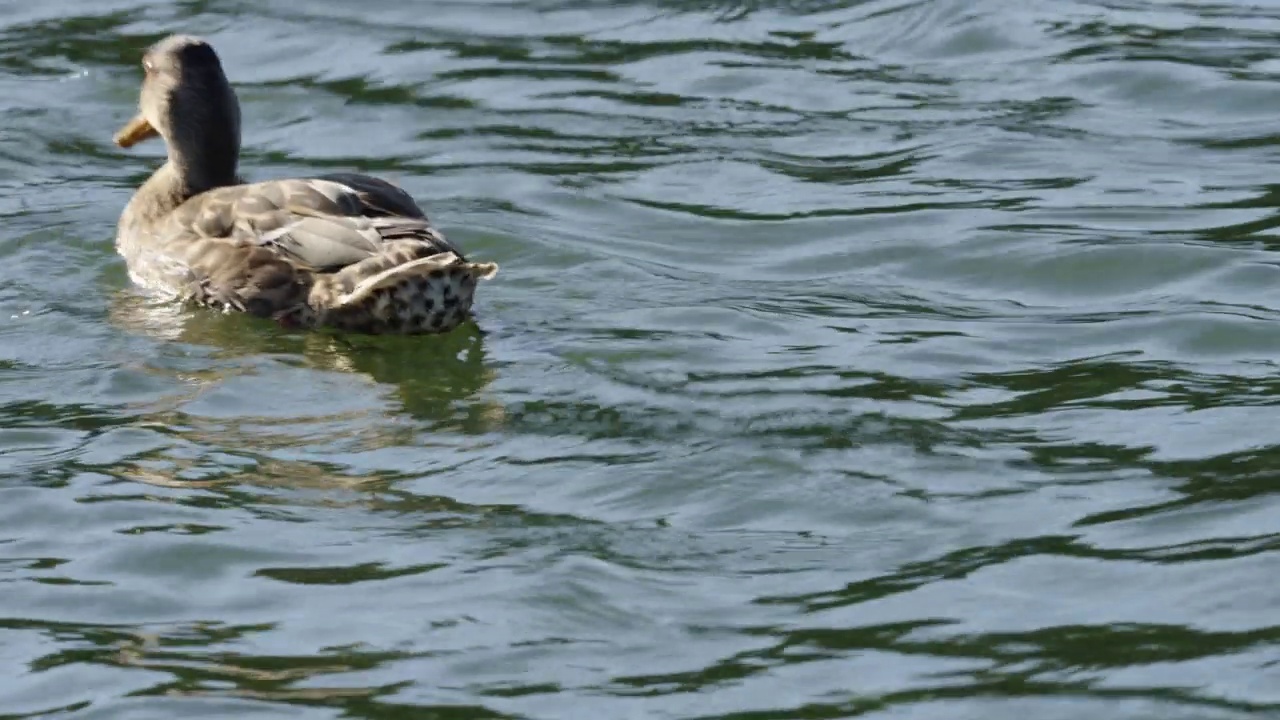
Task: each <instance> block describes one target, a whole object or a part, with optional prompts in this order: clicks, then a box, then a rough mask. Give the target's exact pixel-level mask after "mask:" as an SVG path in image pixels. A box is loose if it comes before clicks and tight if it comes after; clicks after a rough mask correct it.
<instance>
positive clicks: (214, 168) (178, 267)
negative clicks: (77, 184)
mask: <svg viewBox="0 0 1280 720" xmlns="http://www.w3.org/2000/svg"><path fill="white" fill-rule="evenodd" d="M143 67H144V69H145V70H146V74H147V77H146V79H145V80H144V82H143V89H142V93H141V100H140V103H139V105H140V107H141V112H140V113H139V115H138V116H137V117H136V118H135V119H134V120H132V121H131V122H130V123H129V124H127V125H126V126H125V127H124V128H123V129H121V131H120V132H119V133H117V135H116V138H115V140H116V143H117V144H119V145H121V146H122V147H129V146H131V145H133V144H134V143H136V142H139V141H141V140H145V139H147V138H149V137H153V136H155V135H159V136H161V137H163V138H164V140H165V143H166V145H167V148H168V153H169V158H168V161H167V162H166V163H165V164H164V165H162V166H161V167H160V168H159V169H157V170H156V171H155V173H153V174H152V176H151V177H150V178H149V179H148V180H147V181H146V182H145V183H143V185H142V186H141V187H140V188H139V189H138V191H137V192H136V193H135V194H134V196H133V198H132V199H131V200H130V201H129V204H128V205H127V206H126V207H125V209H124V212H123V213H122V214H121V216H120V223H119V226H118V229H117V234H116V248H117V250H118V251H119V252H120V254H121V255H122V256H123V257H124V259H125V263H126V265H127V266H128V268H129V274H130V277H131V278H132V279H133V280H134V282H136V283H137V284H139V285H142V286H144V287H146V288H148V289H152V290H156V291H159V292H163V293H166V294H169V295H172V296H175V297H177V298H179V299H181V300H184V301H190V302H194V303H197V304H200V305H205V306H209V307H214V308H219V309H222V310H225V311H238V312H245V313H249V314H252V315H256V316H260V317H268V318H272V319H275V320H276V321H278V322H280V323H281V324H283V325H286V326H289V327H301V328H317V327H331V328H335V329H339V330H346V331H353V332H365V333H401V334H408V333H415V334H416V333H440V332H448V331H450V330H452V329H454V328H456V327H457V326H458V325H460V324H462V323H463V322H464V321H465V320H466V319H467V318H468V317H469V316H470V313H471V306H472V301H473V298H474V293H475V288H476V285H477V283H478V281H479V280H482V279H486V278H489V277H492V276H493V275H494V274H495V273H496V272H497V269H498V268H497V265H495V264H493V263H477V262H470V261H468V260H467V259H466V258H465V257H464V256H463V254H462V252H461V251H459V250H458V248H457V247H456V246H454V245H453V244H452V243H451V242H449V241H448V240H447V239H446V238H445V237H444V235H443V234H441V233H440V232H439V231H438V230H436V229H435V228H433V227H432V226H431V223H430V221H429V220H428V219H427V216H426V214H425V213H424V212H423V211H422V209H421V208H420V207H419V206H418V205H417V203H416V202H414V200H413V198H412V197H410V196H409V194H408V193H406V192H405V191H404V190H402V189H400V188H398V187H396V186H395V185H392V184H391V183H389V182H387V181H385V180H381V179H379V178H376V177H372V176H369V175H363V174H359V173H338V174H331V175H321V176H317V177H311V178H289V179H280V180H268V181H264V182H255V183H246V182H244V181H243V180H242V179H241V178H240V176H239V175H238V173H237V171H236V166H237V161H238V154H239V144H240V134H239V105H238V103H237V101H236V98H235V94H234V92H233V91H232V90H231V88H230V85H229V84H228V83H227V81H226V78H225V75H224V74H223V72H222V67H221V64H220V62H219V61H218V59H217V56H216V54H214V52H213V49H212V47H210V46H209V45H208V44H207V43H205V42H204V41H203V40H200V39H199V38H194V37H192V36H171V37H169V38H165V39H164V40H162V41H161V42H159V43H157V44H156V45H155V46H153V47H152V48H151V49H150V50H149V51H148V52H147V53H146V55H145V56H144V60H143Z"/></svg>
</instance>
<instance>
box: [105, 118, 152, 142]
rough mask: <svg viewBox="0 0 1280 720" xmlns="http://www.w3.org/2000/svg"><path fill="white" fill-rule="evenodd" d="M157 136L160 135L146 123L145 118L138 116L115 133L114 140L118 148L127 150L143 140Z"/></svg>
mask: <svg viewBox="0 0 1280 720" xmlns="http://www.w3.org/2000/svg"><path fill="white" fill-rule="evenodd" d="M159 134H160V133H158V132H156V129H155V128H154V127H152V126H151V123H149V122H147V119H146V118H144V117H142V116H141V115H139V116H137V117H135V118H134V119H132V120H130V121H129V122H127V123H125V126H124V127H122V128H120V130H119V132H117V133H116V136H115V138H114V140H115V143H116V144H117V145H119V146H120V147H122V148H127V147H133V146H134V145H137V144H138V143H140V142H142V141H143V140H147V139H150V138H153V137H156V136H157V135H159Z"/></svg>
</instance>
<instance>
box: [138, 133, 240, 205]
mask: <svg viewBox="0 0 1280 720" xmlns="http://www.w3.org/2000/svg"><path fill="white" fill-rule="evenodd" d="M206 135H207V136H206V137H200V138H192V137H174V138H171V139H170V141H169V142H168V146H169V162H167V163H165V165H164V167H162V168H161V170H164V169H165V168H168V169H169V170H168V178H166V180H167V181H168V182H171V183H174V186H175V187H174V189H175V190H176V191H177V192H178V193H179V194H182V195H185V197H183V198H182V199H183V200H184V201H185V200H186V199H187V198H190V197H192V196H194V195H199V194H200V193H202V192H205V191H206V190H212V189H213V188H217V187H223V186H225V185H235V184H237V183H238V182H239V179H238V178H237V177H236V166H237V164H238V163H239V159H240V138H239V137H238V133H235V132H226V133H216V134H207V133H206ZM159 174H160V172H159V171H157V172H156V175H159Z"/></svg>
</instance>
